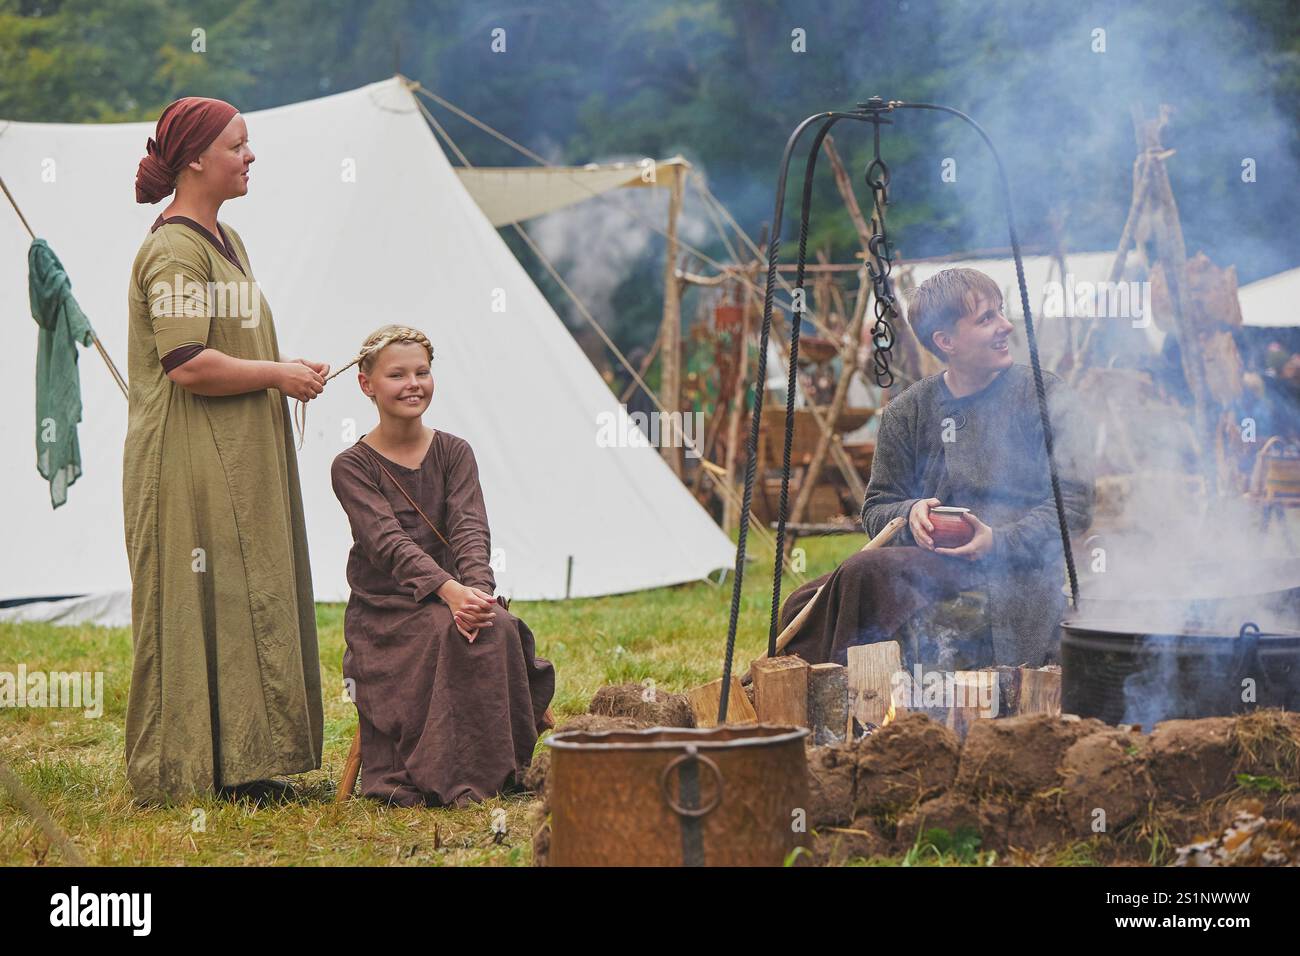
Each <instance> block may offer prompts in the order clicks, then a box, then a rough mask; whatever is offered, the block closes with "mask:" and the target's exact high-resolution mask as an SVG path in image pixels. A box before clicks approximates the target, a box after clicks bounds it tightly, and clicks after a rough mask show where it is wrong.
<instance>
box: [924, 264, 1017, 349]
mask: <svg viewBox="0 0 1300 956" xmlns="http://www.w3.org/2000/svg"><path fill="white" fill-rule="evenodd" d="M981 298H985V299H987V300H988V301H989V302H990V303H992V304H996V305H997V307H998V308H999V309H1000V308H1001V307H1002V290H1001V289H999V288H998V284H997V283H996V282H994V281H993V280H992V279H990V278H989V277H988V276H986V275H985V274H984V273H983V272H980V271H979V270H978V269H960V268H959V269H945V270H943V271H942V272H939V273H936V274H935V275H932V276H930V278H928V279H926V280H925V281H924V282H922V283H921V284H920V285H919V286H917V287H916V288H915V289H913V290H912V291H911V292H909V293H908V294H907V320H908V322H910V323H911V325H912V330H913V331H914V332H916V337H917V338H918V339H920V340H921V344H922V345H924V346H925V347H926V348H927V349H929V350H930V351H931V352H933V353H934V354H935V355H937V356H938V357H939V358H941V359H943V360H944V361H945V362H946V361H948V356H947V355H946V354H945V353H944V351H943V350H942V349H941V348H939V346H938V345H936V344H935V341H934V333H935V332H951V331H952V330H953V328H954V327H955V326H956V324H957V320H958V319H960V318H961V317H962V316H964V315H967V314H969V313H970V312H971V311H973V310H974V309H975V307H976V306H977V305H978V304H979V301H980V299H981Z"/></svg>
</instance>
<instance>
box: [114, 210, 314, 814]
mask: <svg viewBox="0 0 1300 956" xmlns="http://www.w3.org/2000/svg"><path fill="white" fill-rule="evenodd" d="M218 228H219V229H222V230H223V237H222V238H223V239H224V238H225V236H226V235H229V236H230V237H231V238H230V239H229V240H228V241H227V244H226V249H225V251H224V252H223V251H222V250H221V249H220V248H219V244H220V242H221V240H218V239H216V238H215V237H213V236H212V235H211V233H208V232H207V230H206V229H203V228H202V227H201V226H199V225H198V224H197V223H193V222H190V221H189V220H180V219H170V220H166V221H164V220H162V218H161V217H159V221H158V222H156V223H155V224H154V228H153V230H152V231H151V233H150V234H149V236H148V238H147V239H145V241H144V244H143V245H142V246H141V247H140V251H139V253H138V254H137V255H136V259H135V264H134V266H133V269H132V281H131V289H130V293H129V302H130V319H129V320H130V332H129V348H128V351H129V356H128V363H129V364H128V369H129V373H128V374H129V378H130V412H129V416H128V424H127V434H126V444H125V449H124V454H123V469H122V498H123V506H124V508H123V514H124V519H125V527H126V549H127V554H128V556H129V559H130V564H131V583H132V596H131V625H132V642H133V646H134V664H133V667H132V674H131V691H130V696H129V699H128V703H127V715H126V763H127V777H128V779H129V781H130V784H131V787H132V789H133V790H134V791H135V794H136V796H137V798H138V799H141V800H145V801H166V800H168V799H177V798H181V797H183V796H185V795H187V794H191V793H196V792H202V791H208V790H211V789H213V788H215V787H220V786H233V785H236V784H240V783H247V782H249V781H252V780H259V779H266V778H269V777H273V776H276V775H280V774H292V773H301V772H303V771H307V770H312V769H315V768H318V767H320V763H321V738H322V730H323V728H322V724H323V713H322V705H321V688H320V665H319V658H318V654H317V648H316V619H315V605H314V602H313V596H312V587H311V569H310V565H309V563H308V558H307V534H306V528H305V525H304V522H303V509H302V495H301V491H300V489H299V485H298V462H297V457H296V454H295V450H294V447H293V438H292V429H291V428H290V419H289V408H288V402H287V401H286V399H285V397H284V395H282V394H281V393H280V392H279V391H278V390H276V389H263V390H259V391H256V392H248V393H245V394H242V395H228V396H202V395H196V394H194V393H193V392H190V391H188V390H187V389H185V388H182V387H181V386H179V385H177V384H175V383H173V382H172V381H171V380H170V379H169V378H168V377H167V374H166V372H165V371H164V368H163V364H162V358H163V356H166V355H167V354H168V353H169V352H172V351H173V350H174V349H177V348H178V347H184V346H190V348H191V349H193V348H197V347H198V346H200V345H204V346H207V347H209V348H214V349H218V350H220V351H222V352H224V353H226V354H227V355H231V356H234V357H236V358H241V359H256V360H269V361H278V360H279V358H280V350H279V345H278V343H277V341H276V335H275V325H274V322H273V321H272V317H271V310H270V307H269V306H268V305H267V304H266V301H265V300H264V299H260V294H259V293H256V292H255V289H256V280H255V279H254V277H253V271H252V267H251V265H250V264H249V261H248V254H247V252H246V251H245V249H244V244H243V241H242V240H241V239H240V237H239V234H238V233H237V232H235V230H234V229H232V228H231V227H229V226H227V225H226V224H225V223H220V224H219V226H218ZM227 254H228V255H229V256H230V258H227ZM236 262H238V263H239V265H238V266H237V265H236V264H235V263H236ZM210 283H213V284H212V285H210ZM255 295H256V296H257V298H256V299H255V298H254V296H255ZM255 302H256V305H255V304H254V303H255Z"/></svg>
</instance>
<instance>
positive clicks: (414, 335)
mask: <svg viewBox="0 0 1300 956" xmlns="http://www.w3.org/2000/svg"><path fill="white" fill-rule="evenodd" d="M394 342H415V343H417V344H418V345H423V346H424V350H425V352H427V353H428V355H429V361H430V362H432V361H433V343H432V342H430V341H429V337H428V336H427V335H425V334H424V333H423V332H421V331H420V330H419V329H413V328H411V327H410V326H407V325H385V326H382V327H381V328H378V329H375V331H373V332H371V333H370V334H369V335H368V336H366V340H365V341H364V342H362V343H361V351H360V352H358V353H357V357H356V358H354V359H353V360H352V361H351V362H349V363H348V364H347V365H344V366H343V367H342V368H339V369H337V370H336V371H334V372H331V373H330V376H329V378H327V379H325V381H327V382H328V381H329V380H330V379H331V378H334V376H336V375H338V374H339V373H340V372H345V371H347V370H348V369H350V368H351V367H352V366H354V365H359V366H360V368H361V371H363V372H365V373H366V374H367V375H369V374H370V370H371V369H372V368H374V365H375V359H376V358H377V357H378V355H379V353H380V352H382V351H383V350H384V349H385V348H387V347H388V346H390V345H392V344H393V343H394ZM371 401H372V402H373V401H374V399H373V398H372V399H371ZM293 418H294V425H295V427H296V430H297V432H298V443H297V444H298V447H299V448H302V443H303V440H304V438H305V437H306V433H307V406H306V405H304V404H303V403H302V402H297V403H296V405H295V406H294V410H293Z"/></svg>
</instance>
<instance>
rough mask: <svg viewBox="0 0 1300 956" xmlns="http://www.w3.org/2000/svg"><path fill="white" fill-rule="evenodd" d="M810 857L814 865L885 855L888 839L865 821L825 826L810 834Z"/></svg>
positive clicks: (887, 849) (889, 851)
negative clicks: (841, 825)
mask: <svg viewBox="0 0 1300 956" xmlns="http://www.w3.org/2000/svg"><path fill="white" fill-rule="evenodd" d="M811 842H812V846H811V850H812V858H811V861H810V862H811V863H812V864H813V865H814V866H836V865H839V864H841V863H844V862H845V861H846V860H851V859H866V858H869V857H873V856H888V855H889V854H890V853H891V848H890V845H889V841H888V840H886V839H885V838H884V837H882V836H881V835H880V834H879V833H878V832H877V831H876V829H875V827H874V826H872V825H871V823H870V822H868V823H867V824H866V825H865V826H861V827H859V826H858V825H857V824H854V825H852V826H847V827H839V826H835V827H825V828H823V829H820V830H818V831H817V832H816V833H814V834H813V838H812V841H811Z"/></svg>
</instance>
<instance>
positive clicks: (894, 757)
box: [853, 713, 960, 817]
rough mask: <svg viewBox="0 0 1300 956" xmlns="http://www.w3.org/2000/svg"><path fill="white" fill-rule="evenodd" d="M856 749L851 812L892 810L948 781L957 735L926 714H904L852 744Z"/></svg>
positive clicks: (878, 813) (922, 797)
mask: <svg viewBox="0 0 1300 956" xmlns="http://www.w3.org/2000/svg"><path fill="white" fill-rule="evenodd" d="M853 747H854V749H856V750H857V754H858V761H857V784H856V787H855V789H854V796H853V810H854V816H855V817H856V816H858V815H859V814H863V813H865V814H868V815H871V816H882V815H883V816H892V815H897V814H899V813H902V812H904V811H906V810H909V809H911V808H912V807H913V806H915V805H916V804H917V803H920V802H921V801H922V800H925V799H926V798H927V797H931V796H934V795H936V794H938V793H941V792H943V791H944V790H946V789H948V788H949V787H950V786H952V782H953V777H954V776H955V775H956V773H957V759H958V753H959V751H960V744H959V743H958V741H957V735H956V734H954V733H953V732H952V731H951V730H949V729H948V728H947V727H945V726H943V725H942V724H939V723H937V722H935V721H933V720H931V719H930V718H929V717H927V716H926V715H925V714H917V713H908V714H903V715H902V716H901V717H900V718H899V719H898V720H896V721H894V722H893V723H892V724H888V725H887V726H885V727H883V728H882V729H880V730H877V731H876V732H875V733H873V734H871V735H870V736H869V737H864V738H863V739H862V740H860V741H858V742H857V743H855V744H854V745H853Z"/></svg>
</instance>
